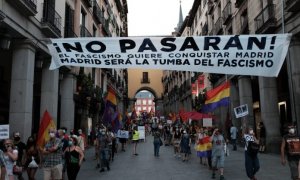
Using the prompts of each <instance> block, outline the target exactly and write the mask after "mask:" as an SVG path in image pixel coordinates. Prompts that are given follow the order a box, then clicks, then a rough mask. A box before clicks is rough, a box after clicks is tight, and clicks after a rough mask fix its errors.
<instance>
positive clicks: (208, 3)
mask: <svg viewBox="0 0 300 180" xmlns="http://www.w3.org/2000/svg"><path fill="white" fill-rule="evenodd" d="M213 9H214V3H213V2H212V0H208V2H207V12H208V14H212V12H213Z"/></svg>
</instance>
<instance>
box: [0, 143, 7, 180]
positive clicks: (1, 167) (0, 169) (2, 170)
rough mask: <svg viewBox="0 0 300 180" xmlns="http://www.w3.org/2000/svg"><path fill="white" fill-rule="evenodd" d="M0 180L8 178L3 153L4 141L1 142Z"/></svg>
mask: <svg viewBox="0 0 300 180" xmlns="http://www.w3.org/2000/svg"><path fill="white" fill-rule="evenodd" d="M0 147H1V148H0V174H1V176H0V179H1V180H5V176H6V170H5V164H4V153H3V151H2V150H3V149H4V148H3V141H0Z"/></svg>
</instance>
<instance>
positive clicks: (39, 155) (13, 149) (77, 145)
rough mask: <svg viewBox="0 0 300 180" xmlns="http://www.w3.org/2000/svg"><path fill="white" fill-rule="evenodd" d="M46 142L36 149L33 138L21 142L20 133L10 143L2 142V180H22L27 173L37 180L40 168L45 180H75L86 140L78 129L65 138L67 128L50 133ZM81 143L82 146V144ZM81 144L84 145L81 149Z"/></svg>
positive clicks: (0, 153)
mask: <svg viewBox="0 0 300 180" xmlns="http://www.w3.org/2000/svg"><path fill="white" fill-rule="evenodd" d="M48 133H49V140H48V141H46V142H45V145H44V147H40V146H38V145H37V139H36V136H35V135H33V136H30V137H28V138H27V142H26V143H24V142H22V141H21V134H20V133H19V132H15V133H13V138H12V139H5V140H2V141H1V145H0V165H1V180H7V179H8V180H14V179H15V178H17V179H19V180H23V179H25V178H24V172H27V176H28V179H29V180H34V179H36V178H35V176H36V172H37V171H38V168H42V170H43V176H44V179H45V180H50V179H58V180H59V179H63V178H64V177H65V174H67V177H68V179H76V176H77V174H78V172H79V170H80V166H81V164H82V162H83V160H84V148H85V147H86V145H84V144H85V143H84V142H85V141H86V138H85V136H84V134H82V130H81V129H79V130H78V132H77V133H74V131H73V130H72V131H71V132H70V134H67V129H66V128H61V129H59V130H56V129H50V130H49V132H48ZM81 141H82V142H81ZM82 144H83V145H82Z"/></svg>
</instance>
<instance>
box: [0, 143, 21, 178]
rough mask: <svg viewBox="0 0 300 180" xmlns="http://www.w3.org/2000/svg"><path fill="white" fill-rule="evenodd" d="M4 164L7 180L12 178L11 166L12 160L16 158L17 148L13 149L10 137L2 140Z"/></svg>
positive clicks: (12, 164)
mask: <svg viewBox="0 0 300 180" xmlns="http://www.w3.org/2000/svg"><path fill="white" fill-rule="evenodd" d="M3 152H4V165H5V169H6V174H7V176H8V179H9V180H14V179H15V177H14V174H13V167H14V162H15V161H16V160H17V159H18V150H17V149H15V147H14V144H13V141H12V140H11V139H5V140H4V147H3Z"/></svg>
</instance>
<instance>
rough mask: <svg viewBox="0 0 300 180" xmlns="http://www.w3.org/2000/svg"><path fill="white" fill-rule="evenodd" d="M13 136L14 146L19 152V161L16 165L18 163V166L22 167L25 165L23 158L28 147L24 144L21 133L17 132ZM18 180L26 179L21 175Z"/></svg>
mask: <svg viewBox="0 0 300 180" xmlns="http://www.w3.org/2000/svg"><path fill="white" fill-rule="evenodd" d="M13 136H14V146H15V147H16V148H17V150H18V160H17V162H16V163H17V165H18V166H20V167H22V166H23V165H24V161H25V160H24V159H23V157H24V156H23V155H24V154H25V150H26V145H25V143H24V142H22V141H21V135H20V133H19V132H15V133H14V134H13ZM18 179H19V180H23V179H24V178H23V175H22V173H20V174H19V175H18Z"/></svg>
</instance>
